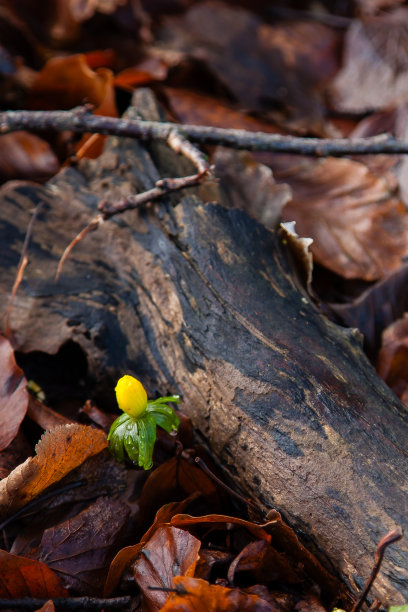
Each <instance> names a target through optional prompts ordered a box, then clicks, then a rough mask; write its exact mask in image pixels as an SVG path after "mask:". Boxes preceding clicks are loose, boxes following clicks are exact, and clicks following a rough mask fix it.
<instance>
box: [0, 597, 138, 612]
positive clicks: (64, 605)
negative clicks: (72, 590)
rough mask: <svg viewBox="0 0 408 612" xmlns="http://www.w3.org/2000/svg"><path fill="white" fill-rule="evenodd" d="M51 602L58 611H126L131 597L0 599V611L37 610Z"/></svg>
mask: <svg viewBox="0 0 408 612" xmlns="http://www.w3.org/2000/svg"><path fill="white" fill-rule="evenodd" d="M50 600H51V601H52V602H53V603H54V605H55V607H56V608H57V609H58V610H96V611H98V612H99V611H100V610H102V609H103V610H127V609H128V606H129V605H130V603H131V600H132V598H131V597H128V596H126V597H111V598H108V599H102V598H99V597H58V598H50V597H49V598H48V599H39V598H37V597H26V598H24V599H0V609H1V608H9V609H10V610H38V608H41V607H42V606H43V605H44V604H45V603H47V601H50Z"/></svg>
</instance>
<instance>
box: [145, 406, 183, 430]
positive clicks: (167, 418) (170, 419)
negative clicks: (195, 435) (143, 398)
mask: <svg viewBox="0 0 408 612" xmlns="http://www.w3.org/2000/svg"><path fill="white" fill-rule="evenodd" d="M146 412H148V413H149V414H151V415H152V416H153V418H154V420H155V422H156V424H157V425H159V426H160V427H162V428H163V429H164V430H165V431H167V432H168V433H170V432H172V431H174V430H176V429H177V428H178V426H179V425H180V419H179V418H178V416H177V414H176V413H175V412H174V410H173V408H170V406H166V404H157V403H153V402H152V403H150V402H149V404H148V405H147V408H146Z"/></svg>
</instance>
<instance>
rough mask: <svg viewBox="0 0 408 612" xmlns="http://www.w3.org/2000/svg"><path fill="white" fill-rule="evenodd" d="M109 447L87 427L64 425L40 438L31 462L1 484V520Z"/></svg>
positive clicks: (96, 432)
mask: <svg viewBox="0 0 408 612" xmlns="http://www.w3.org/2000/svg"><path fill="white" fill-rule="evenodd" d="M107 445H108V441H107V438H106V435H105V433H104V432H103V431H101V430H99V429H94V428H92V427H88V426H86V425H78V424H76V423H73V424H71V425H61V426H60V427H55V428H54V429H51V430H49V431H47V432H45V434H43V436H42V437H41V440H40V441H39V443H38V444H37V446H36V453H37V455H36V456H35V457H30V458H28V459H27V460H26V461H25V462H24V463H22V464H21V465H19V466H18V467H16V468H15V469H14V470H13V471H12V472H11V473H10V474H9V475H8V476H7V478H4V479H3V480H2V481H1V482H0V519H4V518H5V517H6V516H8V515H9V514H11V513H12V512H15V511H16V510H18V509H19V508H21V507H22V506H25V505H26V504H27V503H28V502H29V501H31V500H32V499H34V498H35V497H37V495H39V494H40V493H42V492H43V491H44V489H46V488H47V487H49V486H50V485H52V484H54V483H56V482H58V481H59V480H61V478H63V477H64V476H66V475H67V474H68V473H69V472H70V471H71V470H73V469H75V468H76V467H78V466H79V465H81V463H83V462H84V461H85V459H87V458H88V457H91V456H92V455H96V454H97V453H99V452H100V451H102V450H103V449H104V448H106V447H107Z"/></svg>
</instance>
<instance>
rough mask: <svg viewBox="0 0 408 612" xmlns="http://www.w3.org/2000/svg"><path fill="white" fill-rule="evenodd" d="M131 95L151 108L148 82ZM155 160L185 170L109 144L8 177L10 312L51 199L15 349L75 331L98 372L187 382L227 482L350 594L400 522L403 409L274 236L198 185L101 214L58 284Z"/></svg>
mask: <svg viewBox="0 0 408 612" xmlns="http://www.w3.org/2000/svg"><path fill="white" fill-rule="evenodd" d="M136 99H137V101H138V105H139V106H138V108H139V111H140V112H142V113H145V114H146V115H147V116H149V118H151V119H156V118H157V115H155V113H157V111H156V110H155V107H154V105H153V102H152V99H151V98H150V96H149V95H148V94H147V93H145V92H139V93H138V95H137V98H136ZM134 112H135V111H134V109H130V111H129V113H130V116H132V113H134ZM157 168H160V174H161V175H162V176H169V175H180V174H183V173H184V171H186V172H189V170H190V169H191V167H189V162H186V161H185V160H180V158H178V157H177V156H176V155H175V154H174V153H172V152H171V151H169V149H168V148H167V147H166V146H165V145H164V144H153V145H151V146H150V147H149V151H147V150H146V149H144V148H143V147H142V146H141V145H140V144H139V143H138V142H136V141H131V140H128V139H118V138H111V139H110V140H109V141H108V145H107V147H106V150H105V153H104V154H103V155H102V156H101V157H100V158H99V159H98V160H96V161H84V162H82V163H81V164H80V165H79V167H78V168H67V169H64V170H62V171H61V172H60V173H59V174H58V175H57V176H56V177H55V178H54V179H53V180H51V181H50V182H49V183H47V184H46V185H44V186H38V185H34V184H32V183H27V182H14V183H9V184H7V185H5V186H4V187H3V188H2V190H1V196H0V197H1V212H0V231H1V259H0V261H1V267H2V282H1V286H0V296H1V303H2V311H3V312H5V310H6V305H7V300H8V296H9V293H10V290H11V287H12V285H13V281H14V275H15V270H16V265H17V263H18V259H19V255H20V250H21V245H22V241H23V239H24V233H25V230H26V228H27V225H28V222H29V218H30V214H31V211H32V209H33V205H35V204H37V203H39V202H43V203H44V204H43V208H42V211H41V212H40V213H39V215H38V218H37V219H36V221H35V223H34V231H33V236H32V239H31V242H30V247H29V251H28V255H29V259H30V264H29V266H28V268H27V271H26V275H25V279H24V281H23V283H22V286H21V287H20V289H19V292H18V294H17V297H16V300H15V306H14V310H13V315H12V320H11V325H12V329H13V330H14V332H15V338H16V343H17V346H18V348H19V350H22V351H32V350H40V351H45V352H49V353H54V352H56V351H57V350H58V349H59V347H60V345H61V344H62V343H63V342H64V341H66V340H68V339H71V340H73V341H75V342H77V343H79V344H80V345H81V347H83V349H84V351H85V352H86V354H87V357H88V360H89V366H90V370H91V372H92V373H93V374H95V375H96V376H103V377H106V376H107V375H111V376H112V377H114V376H115V375H116V374H118V373H123V372H125V371H129V370H130V371H132V372H133V373H135V374H136V375H138V376H139V378H141V379H142V380H143V382H144V383H146V387H147V388H148V390H149V391H150V392H151V393H154V392H155V391H156V390H160V393H161V394H166V393H169V392H177V393H180V394H181V395H182V398H183V404H182V409H183V411H185V413H186V414H188V415H189V416H190V417H191V419H192V421H193V423H194V426H195V428H196V430H197V431H198V432H199V435H201V436H202V437H203V438H205V440H206V441H207V443H208V444H209V446H210V447H211V449H212V450H213V452H214V453H215V454H216V456H217V458H218V460H219V462H220V463H221V464H222V465H223V467H224V469H225V471H226V472H227V473H228V474H229V476H230V477H231V478H232V479H233V480H234V481H235V482H236V483H237V484H238V486H241V487H242V488H243V489H244V490H245V491H246V492H247V493H248V494H249V495H251V496H252V497H253V498H255V499H256V500H257V501H258V502H259V503H260V504H261V505H262V506H263V507H265V508H267V509H270V508H271V507H275V508H277V509H278V510H279V511H281V512H282V513H283V516H284V518H286V519H287V520H288V521H289V522H290V524H291V525H292V526H293V527H294V528H295V529H297V531H298V533H299V534H300V535H301V536H303V537H305V538H307V540H310V541H312V542H313V543H314V546H315V549H316V550H317V551H318V552H319V555H320V558H321V559H323V560H324V562H325V563H326V565H327V566H328V567H329V568H330V567H331V568H332V569H333V568H334V570H335V571H336V572H338V573H339V574H340V575H341V576H342V578H343V579H344V580H345V582H346V583H347V585H348V587H349V588H350V589H351V590H352V591H353V592H354V593H356V592H357V591H358V590H359V588H361V586H362V584H363V583H364V580H365V578H366V577H367V576H368V574H369V572H370V569H371V566H372V559H373V554H374V551H375V548H376V545H377V542H378V540H379V539H380V538H381V537H382V536H383V535H384V534H385V533H386V531H388V530H390V529H394V528H395V527H397V526H401V527H404V526H406V524H407V484H406V483H407V482H408V478H407V477H408V462H407V448H408V444H407V442H408V413H407V410H406V408H405V407H404V406H403V405H402V404H401V403H400V402H399V400H398V399H397V398H396V397H395V396H394V395H393V393H392V392H391V391H390V390H389V389H388V387H386V385H385V384H384V383H383V382H382V381H381V380H380V379H379V378H378V377H377V375H376V373H375V371H374V369H373V368H372V367H371V365H370V364H369V362H368V360H367V359H366V357H365V356H364V354H363V352H362V349H361V346H360V343H359V340H358V336H357V335H356V334H354V333H352V332H350V330H344V329H341V328H339V327H338V326H336V325H334V324H332V323H330V322H329V321H327V320H326V319H325V317H323V316H322V315H321V314H320V313H319V312H318V311H317V310H316V308H315V307H314V306H313V305H312V304H311V303H310V301H309V300H308V298H307V296H305V295H304V293H303V291H302V289H301V288H300V287H299V286H298V283H297V281H296V277H295V274H294V268H293V264H292V261H291V255H290V253H289V252H288V246H287V245H286V244H284V242H283V241H282V240H281V239H280V237H279V235H278V234H277V233H271V232H268V231H267V230H265V229H264V228H263V227H262V226H260V225H259V224H257V223H256V222H254V221H252V220H251V219H249V217H247V215H246V214H245V213H243V212H240V211H237V210H227V209H225V208H222V207H221V206H219V205H217V204H203V200H205V199H206V198H208V197H209V196H208V188H207V187H205V186H202V187H200V188H199V189H196V190H194V191H188V192H184V193H181V194H178V195H176V196H172V197H171V198H170V199H169V200H168V201H167V202H164V203H162V204H157V205H155V206H154V207H152V208H148V210H147V211H145V212H143V213H137V212H136V211H130V212H127V213H126V214H125V215H123V216H122V217H120V218H119V217H117V218H115V219H114V220H111V221H110V222H107V223H106V224H104V226H103V227H102V228H100V229H99V230H98V231H97V232H95V233H93V234H90V235H88V236H87V238H86V239H85V241H84V242H83V243H82V244H80V245H79V246H77V247H76V248H75V249H74V251H73V253H72V254H71V256H70V258H69V259H68V261H67V262H66V264H65V266H64V269H63V272H62V275H61V278H60V280H59V281H58V283H57V284H55V283H54V275H55V271H56V266H57V263H58V259H59V257H60V256H61V254H62V252H63V250H64V248H65V246H66V245H67V244H68V243H69V242H70V240H71V238H72V236H73V235H74V234H75V233H76V232H78V231H79V230H80V229H81V228H82V227H83V226H84V225H85V224H86V223H87V222H88V221H89V219H90V217H91V216H92V215H93V214H94V212H93V211H95V207H96V205H97V202H98V201H99V200H100V199H102V198H103V199H105V198H108V197H109V198H110V199H114V198H118V197H120V196H122V195H126V194H127V193H129V192H135V191H136V190H137V191H140V190H144V189H148V188H151V187H152V185H153V184H154V182H155V181H156V180H157V179H158V178H159V171H158V170H157ZM206 189H207V191H206ZM216 197H220V196H219V194H218V195H217V191H216V187H214V186H213V187H212V192H211V198H212V199H215V198H216ZM373 595H376V596H379V597H381V598H382V599H383V600H384V599H385V600H387V599H388V600H389V601H390V602H392V603H394V604H397V603H403V602H404V601H406V600H408V546H407V542H406V539H404V540H402V541H401V542H400V543H398V545H396V546H394V547H392V548H390V549H389V550H388V551H387V553H386V560H385V562H384V565H383V568H382V572H381V574H380V576H379V578H378V579H377V582H376V585H375V588H374V590H373Z"/></svg>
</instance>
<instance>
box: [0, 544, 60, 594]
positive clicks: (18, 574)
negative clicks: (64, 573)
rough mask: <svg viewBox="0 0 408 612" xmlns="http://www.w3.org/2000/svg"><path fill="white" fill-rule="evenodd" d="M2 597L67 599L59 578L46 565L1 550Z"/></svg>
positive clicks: (0, 580)
mask: <svg viewBox="0 0 408 612" xmlns="http://www.w3.org/2000/svg"><path fill="white" fill-rule="evenodd" d="M0 566H1V572H0V597H4V598H9V599H18V598H23V597H39V598H45V597H66V596H67V594H68V593H67V591H66V590H65V589H64V588H63V586H62V585H61V581H60V579H59V578H58V576H57V575H56V574H55V573H54V572H53V571H52V570H51V569H50V568H49V567H47V566H46V565H45V564H44V563H41V562H40V561H34V560H33V559H26V558H25V557H18V556H17V555H12V554H11V553H9V552H7V551H5V550H0Z"/></svg>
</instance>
